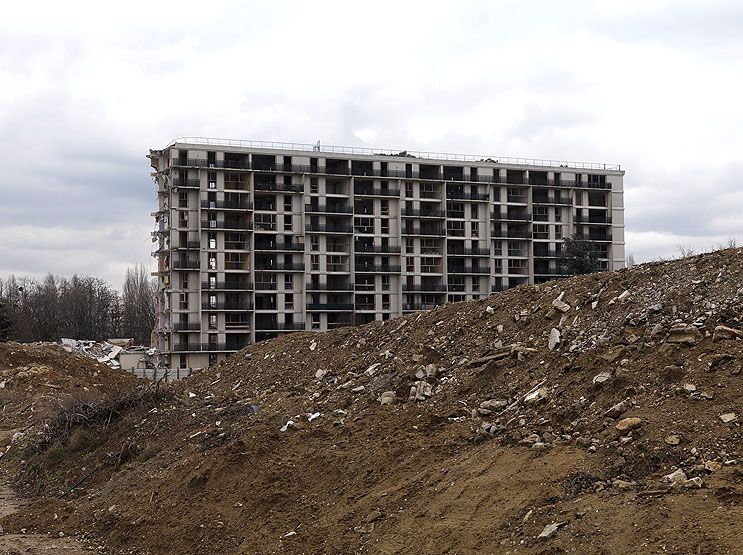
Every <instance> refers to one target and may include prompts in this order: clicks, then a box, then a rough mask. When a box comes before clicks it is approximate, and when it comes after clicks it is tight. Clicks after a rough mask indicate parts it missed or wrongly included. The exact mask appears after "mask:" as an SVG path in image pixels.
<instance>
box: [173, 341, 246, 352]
mask: <svg viewBox="0 0 743 555" xmlns="http://www.w3.org/2000/svg"><path fill="white" fill-rule="evenodd" d="M236 350H237V349H228V348H227V345H226V344H225V343H176V344H174V345H173V348H172V350H171V352H219V351H236Z"/></svg>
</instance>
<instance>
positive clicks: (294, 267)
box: [255, 260, 305, 285]
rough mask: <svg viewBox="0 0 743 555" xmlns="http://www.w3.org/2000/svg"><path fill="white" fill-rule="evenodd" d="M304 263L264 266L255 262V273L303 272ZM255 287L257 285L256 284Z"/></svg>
mask: <svg viewBox="0 0 743 555" xmlns="http://www.w3.org/2000/svg"><path fill="white" fill-rule="evenodd" d="M304 268H305V264H304V262H290V263H285V264H265V263H260V262H259V261H258V260H256V261H255V271H256V272H304ZM256 285H257V284H256Z"/></svg>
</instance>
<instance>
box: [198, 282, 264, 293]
mask: <svg viewBox="0 0 743 555" xmlns="http://www.w3.org/2000/svg"><path fill="white" fill-rule="evenodd" d="M201 288H202V289H204V290H209V291H252V290H253V283H252V282H249V281H243V282H238V283H227V282H224V281H217V282H212V283H210V282H208V281H202V282H201Z"/></svg>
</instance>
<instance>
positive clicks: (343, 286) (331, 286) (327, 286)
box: [304, 282, 353, 291]
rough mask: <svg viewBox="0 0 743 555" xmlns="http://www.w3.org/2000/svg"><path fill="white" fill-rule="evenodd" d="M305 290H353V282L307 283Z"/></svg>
mask: <svg viewBox="0 0 743 555" xmlns="http://www.w3.org/2000/svg"><path fill="white" fill-rule="evenodd" d="M304 288H305V291H353V284H352V283H314V284H313V283H311V282H310V283H305V286H304Z"/></svg>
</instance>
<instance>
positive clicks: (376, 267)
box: [354, 264, 402, 274]
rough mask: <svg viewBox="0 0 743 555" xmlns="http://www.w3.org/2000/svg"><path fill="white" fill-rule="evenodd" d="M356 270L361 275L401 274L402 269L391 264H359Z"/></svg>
mask: <svg viewBox="0 0 743 555" xmlns="http://www.w3.org/2000/svg"><path fill="white" fill-rule="evenodd" d="M354 269H355V271H356V272H357V273H361V274H384V273H393V274H397V273H400V271H401V270H402V267H401V266H399V265H397V266H396V265H391V264H357V265H356V266H355V268H354Z"/></svg>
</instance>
